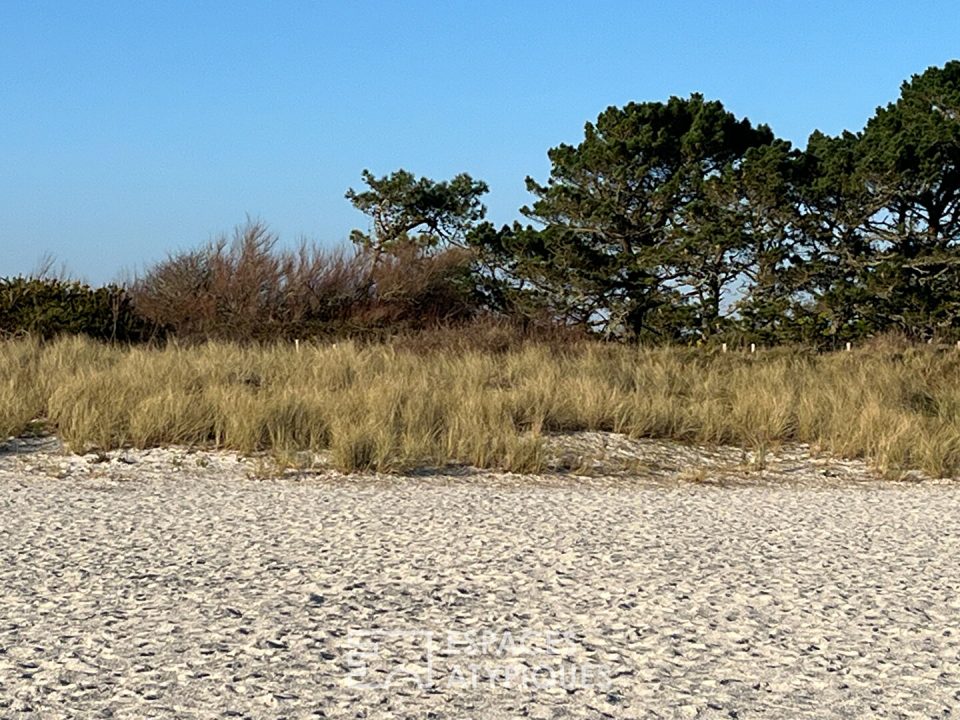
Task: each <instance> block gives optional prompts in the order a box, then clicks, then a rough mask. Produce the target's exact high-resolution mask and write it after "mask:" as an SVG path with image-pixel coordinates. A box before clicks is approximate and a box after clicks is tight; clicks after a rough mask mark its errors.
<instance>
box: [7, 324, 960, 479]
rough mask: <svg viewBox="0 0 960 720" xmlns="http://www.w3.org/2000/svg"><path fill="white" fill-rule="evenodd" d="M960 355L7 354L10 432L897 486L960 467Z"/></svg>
mask: <svg viewBox="0 0 960 720" xmlns="http://www.w3.org/2000/svg"><path fill="white" fill-rule="evenodd" d="M958 379H960V353H937V352H934V351H932V350H929V349H925V348H916V349H910V350H905V351H881V350H871V351H862V352H852V353H837V354H832V355H817V354H814V353H807V352H794V351H771V352H767V353H758V354H756V355H744V354H737V353H729V354H713V353H709V352H705V351H699V350H698V351H694V350H686V349H676V348H674V349H644V348H636V347H627V346H615V345H601V344H589V343H582V344H574V345H571V346H570V347H569V348H568V349H566V350H564V351H558V349H557V348H556V347H548V346H537V345H533V346H529V347H525V348H518V349H515V350H511V351H508V352H505V353H491V352H484V351H470V350H464V351H458V352H452V351H442V350H428V351H425V352H415V351H412V350H410V349H404V348H398V347H395V346H392V345H388V344H382V345H372V346H365V347H361V346H357V345H354V344H352V343H342V344H339V345H336V346H333V345H322V346H320V345H304V346H302V347H301V349H300V351H299V352H296V351H295V350H294V349H293V347H292V346H290V345H277V346H271V347H259V348H256V347H243V346H239V345H231V344H217V343H210V344H205V345H198V346H194V347H189V348H185V347H178V346H176V345H170V346H168V347H166V348H164V349H156V348H147V347H134V348H127V349H124V348H118V347H110V346H106V345H102V344H97V343H94V342H92V341H88V340H84V339H79V338H64V339H61V340H58V341H56V342H52V343H48V344H40V343H38V342H35V341H32V340H18V341H8V342H5V343H2V344H0V435H3V436H6V435H13V434H18V433H21V432H24V431H25V430H26V429H27V428H28V427H30V425H31V423H32V421H34V420H35V419H36V418H44V420H45V422H46V424H47V426H48V427H49V428H50V429H51V430H53V431H55V432H56V433H58V434H59V435H60V437H61V438H62V439H63V440H64V441H65V442H66V443H68V444H69V446H70V447H71V448H73V449H74V450H77V451H86V450H90V449H108V448H116V447H123V446H134V447H147V446H154V445H164V444H171V443H176V444H187V445H212V446H217V447H223V448H231V449H235V450H238V451H241V452H244V453H249V452H253V451H257V450H267V451H273V452H275V453H278V454H283V453H290V452H294V451H297V450H304V449H309V450H316V451H321V450H322V451H326V452H328V453H329V457H330V458H331V460H332V462H333V463H334V464H335V466H336V467H338V468H340V469H342V470H345V471H349V470H357V469H372V470H381V471H399V470H404V469H409V468H412V467H416V466H422V465H434V464H443V463H445V462H448V461H455V462H463V463H468V464H471V465H475V466H478V467H485V468H500V469H504V470H512V471H517V472H535V471H538V470H540V469H542V468H543V465H544V462H545V456H544V448H543V443H542V436H543V434H544V433H548V432H552V431H564V430H607V431H616V432H623V433H626V434H628V435H631V436H634V437H657V438H674V439H677V440H681V441H689V442H697V443H707V444H713V443H717V444H719V443H730V444H739V445H743V446H745V447H748V448H751V449H764V448H767V447H769V446H771V445H775V444H777V443H781V442H791V441H797V442H807V443H811V444H814V445H817V446H819V447H821V448H823V449H825V450H828V451H831V452H834V453H836V454H838V455H841V456H845V457H865V458H867V459H868V460H870V461H871V462H872V463H873V464H874V465H875V466H876V467H877V468H878V469H879V470H880V471H882V472H884V473H886V474H888V475H891V476H896V475H898V474H900V473H901V472H903V471H904V470H907V469H914V468H916V469H921V470H924V471H926V472H928V473H930V474H932V475H936V476H952V475H955V474H956V473H957V472H958V469H960V383H958Z"/></svg>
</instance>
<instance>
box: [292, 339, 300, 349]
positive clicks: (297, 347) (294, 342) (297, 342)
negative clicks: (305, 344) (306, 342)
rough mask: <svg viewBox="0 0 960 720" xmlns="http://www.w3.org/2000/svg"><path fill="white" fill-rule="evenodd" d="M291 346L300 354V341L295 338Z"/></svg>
mask: <svg viewBox="0 0 960 720" xmlns="http://www.w3.org/2000/svg"><path fill="white" fill-rule="evenodd" d="M293 346H294V347H295V348H296V349H297V352H300V339H299V338H297V339H296V340H294V341H293Z"/></svg>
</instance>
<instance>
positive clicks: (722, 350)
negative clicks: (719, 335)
mask: <svg viewBox="0 0 960 720" xmlns="http://www.w3.org/2000/svg"><path fill="white" fill-rule="evenodd" d="M957 347H958V348H960V340H957ZM726 351H727V344H726V343H723V344H722V345H721V346H720V352H726Z"/></svg>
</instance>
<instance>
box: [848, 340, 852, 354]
mask: <svg viewBox="0 0 960 720" xmlns="http://www.w3.org/2000/svg"><path fill="white" fill-rule="evenodd" d="M851 347H853V346H852V345H851V344H850V343H849V342H848V343H847V352H850V348H851Z"/></svg>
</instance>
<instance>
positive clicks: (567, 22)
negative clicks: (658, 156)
mask: <svg viewBox="0 0 960 720" xmlns="http://www.w3.org/2000/svg"><path fill="white" fill-rule="evenodd" d="M958 39H960V9H958V7H957V6H956V4H955V3H953V2H924V1H923V0H919V1H918V2H914V3H912V4H911V5H910V6H909V7H908V6H907V4H906V3H903V2H899V1H898V2H894V1H892V0H876V1H874V2H861V1H860V0H852V1H848V2H844V1H843V0H836V1H835V2H817V1H810V0H808V1H805V2H801V1H799V0H798V1H796V2H792V1H783V2H775V1H774V0H770V1H769V2H758V1H756V2H755V1H749V2H747V1H742V2H738V1H736V0H733V1H731V2H716V1H715V0H714V1H706V0H687V1H685V0H673V1H672V2H670V1H665V2H640V1H637V2H621V1H618V2H614V1H613V0H609V1H604V0H594V2H562V1H559V0H558V1H555V2H534V1H527V2H524V1H516V0H514V1H512V2H482V1H479V0H474V1H473V2H461V1H459V0H448V1H446V2H440V1H437V2H416V1H411V2H385V1H384V2H366V1H363V0H359V1H353V2H346V1H345V2H339V3H332V2H329V3H328V2H283V1H282V0H276V1H274V2H239V1H234V2H226V1H224V2H204V1H203V0H194V1H190V2H186V1H185V2H176V1H173V0H170V1H164V2H146V1H144V2H132V1H128V2H120V1H117V2H95V1H87V2H69V1H67V0H60V1H59V2H43V1H42V0H38V1H31V0H4V1H3V2H0V276H4V275H16V274H18V273H29V272H30V271H31V270H33V269H35V268H36V267H37V263H38V261H39V259H40V258H41V257H43V256H45V255H53V256H54V257H55V258H56V259H57V262H58V266H59V265H60V264H61V263H62V264H63V265H65V266H66V268H67V270H68V271H69V272H70V273H71V274H72V275H74V276H76V277H80V278H83V279H86V280H88V281H90V282H94V283H101V282H107V281H110V280H115V279H119V278H120V277H121V275H122V273H131V272H136V271H138V270H142V269H143V268H144V267H145V266H146V265H147V264H148V263H150V262H152V261H156V260H159V259H162V258H163V257H165V256H166V255H167V253H169V252H172V251H176V250H178V249H184V248H189V247H195V246H197V245H200V244H202V243H204V242H206V241H207V240H209V239H210V238H212V237H214V236H216V235H218V234H219V233H221V232H224V231H229V230H231V229H232V228H233V227H234V226H235V225H237V224H239V223H242V222H243V221H244V218H245V217H246V215H250V216H253V217H258V218H260V219H262V220H264V221H266V222H267V223H268V224H269V225H270V226H271V228H272V229H273V230H274V231H276V232H277V233H279V234H280V236H281V238H282V240H283V241H284V242H285V243H290V244H293V243H295V242H296V241H297V240H298V239H300V238H306V239H308V240H313V241H317V242H319V243H322V244H325V245H335V244H338V243H341V242H346V238H347V236H348V234H349V231H350V229H351V228H353V227H365V225H366V223H365V218H364V217H363V216H362V215H360V214H358V213H357V212H356V211H354V210H353V209H352V208H351V207H350V204H349V203H348V202H347V201H346V200H345V199H344V198H343V194H344V192H345V190H346V189H347V188H348V187H350V186H354V187H358V186H359V185H360V184H361V183H360V172H361V170H363V169H364V168H369V169H370V170H371V171H373V172H374V173H376V174H385V173H388V172H390V171H392V170H395V169H397V168H400V167H403V168H406V169H408V170H410V171H411V172H414V173H417V174H419V175H427V176H429V177H432V178H434V179H445V178H448V177H450V176H452V175H454V174H456V173H458V172H463V171H465V172H469V173H471V174H472V175H473V176H474V177H475V178H480V179H483V180H485V181H487V183H488V184H489V185H490V188H491V193H490V194H489V195H488V196H487V198H486V204H487V206H488V208H489V217H490V219H491V220H493V221H494V222H496V223H498V224H499V223H504V222H510V221H512V220H514V219H516V218H517V217H518V213H517V209H518V208H519V207H520V206H521V205H523V204H525V203H526V202H528V201H529V199H530V198H529V196H528V195H527V193H526V191H525V189H524V177H525V176H527V175H533V176H534V177H536V178H538V179H540V180H543V179H544V178H545V177H546V176H547V174H548V171H549V164H548V162H547V158H546V151H547V150H548V149H549V148H550V147H553V146H555V145H557V144H559V143H561V142H569V143H576V142H577V141H578V140H579V138H580V137H581V136H582V130H583V124H584V122H586V121H588V120H593V119H595V118H596V116H597V115H598V114H599V113H600V112H601V111H602V110H603V109H604V108H606V107H607V106H609V105H623V104H625V103H627V102H630V101H633V100H636V101H646V100H666V99H667V98H668V97H669V96H671V95H680V96H686V95H689V94H690V93H691V92H702V93H703V94H704V95H706V96H707V97H708V98H711V99H719V100H721V101H722V102H723V103H724V104H725V105H726V107H727V108H728V109H730V110H731V111H733V112H734V113H736V114H737V115H738V116H746V117H749V118H750V119H751V120H752V121H754V122H764V123H767V124H769V125H770V126H771V127H772V128H773V130H774V131H775V132H776V133H777V134H778V135H780V136H781V137H785V138H787V139H789V140H792V141H793V142H794V143H795V144H798V145H800V146H803V145H804V144H805V141H806V138H807V137H808V135H809V134H810V132H811V131H812V130H814V129H817V128H819V129H821V130H823V131H824V132H828V133H837V132H840V131H842V130H843V129H851V130H858V129H860V128H861V127H862V126H863V124H864V123H865V122H866V120H867V119H868V118H869V117H870V115H872V113H873V111H874V110H875V108H876V107H877V106H878V105H881V104H886V103H887V102H890V101H892V100H894V99H895V98H896V96H897V94H898V91H899V86H900V83H901V82H902V81H903V80H905V79H907V78H908V77H909V76H910V75H912V74H914V73H919V72H922V71H923V70H924V69H926V68H927V67H929V66H930V65H942V64H943V63H945V62H946V61H948V60H950V59H954V58H957V57H960V48H958V43H960V40H958Z"/></svg>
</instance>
